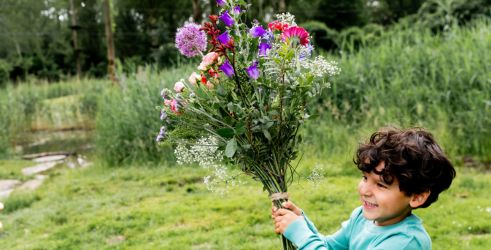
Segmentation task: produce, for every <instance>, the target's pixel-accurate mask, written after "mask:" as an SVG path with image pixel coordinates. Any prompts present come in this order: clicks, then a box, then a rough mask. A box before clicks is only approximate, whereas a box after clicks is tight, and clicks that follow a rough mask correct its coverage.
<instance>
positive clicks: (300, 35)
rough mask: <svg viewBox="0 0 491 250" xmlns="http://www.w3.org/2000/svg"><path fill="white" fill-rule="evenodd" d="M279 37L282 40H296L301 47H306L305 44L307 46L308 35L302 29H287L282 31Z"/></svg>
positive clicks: (296, 27)
mask: <svg viewBox="0 0 491 250" xmlns="http://www.w3.org/2000/svg"><path fill="white" fill-rule="evenodd" d="M281 37H282V38H283V40H290V39H292V38H297V39H298V41H299V43H300V44H301V45H303V46H307V44H309V33H308V32H307V31H306V30H305V29H304V28H302V27H298V26H293V27H289V28H287V29H286V30H284V31H283V33H282V34H281Z"/></svg>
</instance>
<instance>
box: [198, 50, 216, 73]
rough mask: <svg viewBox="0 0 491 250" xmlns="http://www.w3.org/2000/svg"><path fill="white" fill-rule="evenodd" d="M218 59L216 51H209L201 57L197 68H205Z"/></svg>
mask: <svg viewBox="0 0 491 250" xmlns="http://www.w3.org/2000/svg"><path fill="white" fill-rule="evenodd" d="M217 59H218V53H216V52H210V53H208V54H206V55H205V56H204V57H203V61H201V63H200V64H199V66H198V69H199V70H206V68H207V67H208V66H210V65H212V64H213V63H214V62H215V61H216V60H217Z"/></svg>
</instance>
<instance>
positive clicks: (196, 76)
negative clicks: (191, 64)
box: [188, 72, 201, 85]
mask: <svg viewBox="0 0 491 250" xmlns="http://www.w3.org/2000/svg"><path fill="white" fill-rule="evenodd" d="M199 80H201V76H200V75H199V74H198V73H196V72H193V73H192V74H191V75H190V76H189V78H188V81H189V83H191V84H192V85H196V82H197V81H199Z"/></svg>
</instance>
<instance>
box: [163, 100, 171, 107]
mask: <svg viewBox="0 0 491 250" xmlns="http://www.w3.org/2000/svg"><path fill="white" fill-rule="evenodd" d="M171 102H172V101H171V100H169V99H165V100H164V105H165V106H170V104H171Z"/></svg>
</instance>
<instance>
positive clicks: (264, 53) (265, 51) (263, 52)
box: [259, 42, 271, 56]
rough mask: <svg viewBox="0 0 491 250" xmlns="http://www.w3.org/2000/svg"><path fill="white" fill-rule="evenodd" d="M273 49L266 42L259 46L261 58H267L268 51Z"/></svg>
mask: <svg viewBox="0 0 491 250" xmlns="http://www.w3.org/2000/svg"><path fill="white" fill-rule="evenodd" d="M270 49H271V45H269V44H268V43H265V42H261V43H260V44H259V56H267V55H268V51H269V50H270Z"/></svg>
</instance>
